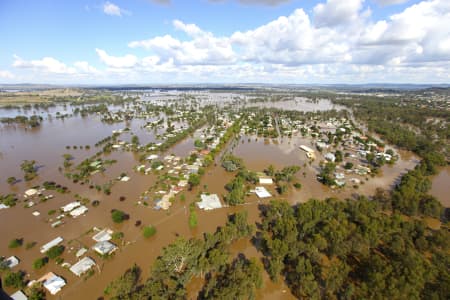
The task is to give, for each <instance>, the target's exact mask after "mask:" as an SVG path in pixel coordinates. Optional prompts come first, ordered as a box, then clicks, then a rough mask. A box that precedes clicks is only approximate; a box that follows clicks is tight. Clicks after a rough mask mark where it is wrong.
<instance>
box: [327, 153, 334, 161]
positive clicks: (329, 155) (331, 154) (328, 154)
mask: <svg viewBox="0 0 450 300" xmlns="http://www.w3.org/2000/svg"><path fill="white" fill-rule="evenodd" d="M325 159H326V160H328V161H331V162H334V161H335V160H336V156H335V155H334V154H333V153H331V152H328V153H327V154H325Z"/></svg>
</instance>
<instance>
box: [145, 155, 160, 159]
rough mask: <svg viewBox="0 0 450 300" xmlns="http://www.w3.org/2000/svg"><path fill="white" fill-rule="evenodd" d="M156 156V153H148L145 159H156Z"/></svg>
mask: <svg viewBox="0 0 450 300" xmlns="http://www.w3.org/2000/svg"><path fill="white" fill-rule="evenodd" d="M157 158H159V156H158V155H156V154H151V155H149V156H148V157H147V160H154V159H157Z"/></svg>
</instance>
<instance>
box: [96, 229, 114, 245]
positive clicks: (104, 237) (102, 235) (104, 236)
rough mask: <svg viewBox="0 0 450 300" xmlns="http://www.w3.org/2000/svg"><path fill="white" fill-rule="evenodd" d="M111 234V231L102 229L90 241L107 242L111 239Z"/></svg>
mask: <svg viewBox="0 0 450 300" xmlns="http://www.w3.org/2000/svg"><path fill="white" fill-rule="evenodd" d="M112 234H113V231H112V230H111V229H108V228H106V229H103V230H102V231H100V232H99V233H97V234H96V235H94V236H93V237H92V239H93V240H94V241H96V242H97V243H98V242H105V241H109V240H111V239H112Z"/></svg>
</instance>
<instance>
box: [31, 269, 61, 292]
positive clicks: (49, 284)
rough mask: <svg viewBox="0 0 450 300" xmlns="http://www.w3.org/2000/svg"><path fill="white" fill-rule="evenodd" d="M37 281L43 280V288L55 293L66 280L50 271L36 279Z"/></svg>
mask: <svg viewBox="0 0 450 300" xmlns="http://www.w3.org/2000/svg"><path fill="white" fill-rule="evenodd" d="M38 282H43V284H42V285H43V286H44V288H46V289H47V291H49V292H50V294H52V295H56V294H57V293H58V292H59V291H61V289H62V288H63V287H64V286H65V285H66V281H65V280H64V279H63V278H62V277H59V276H57V275H55V274H54V273H52V272H50V273H47V274H46V275H44V276H43V277H41V278H39V279H38Z"/></svg>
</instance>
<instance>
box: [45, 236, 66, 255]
mask: <svg viewBox="0 0 450 300" xmlns="http://www.w3.org/2000/svg"><path fill="white" fill-rule="evenodd" d="M62 241H64V239H63V238H62V237H60V236H58V237H57V238H56V239H54V240H51V241H50V242H48V243H47V244H45V245H44V246H42V247H41V253H45V252H47V251H48V250H50V248H51V247H54V246H57V245H59V244H60V243H61V242H62Z"/></svg>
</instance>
